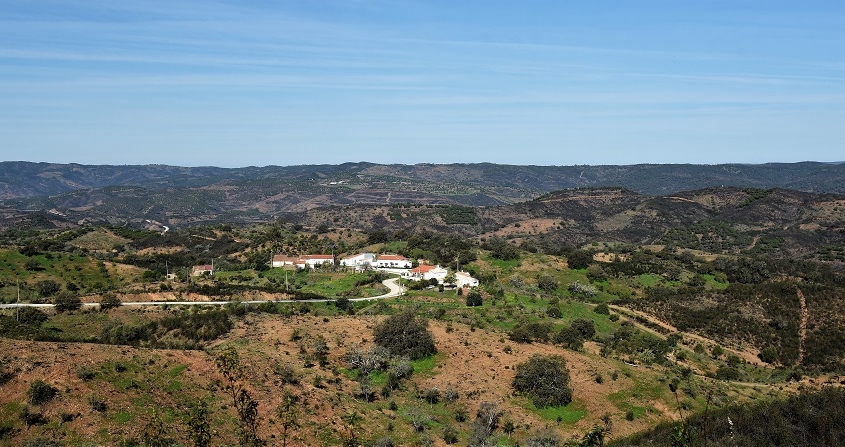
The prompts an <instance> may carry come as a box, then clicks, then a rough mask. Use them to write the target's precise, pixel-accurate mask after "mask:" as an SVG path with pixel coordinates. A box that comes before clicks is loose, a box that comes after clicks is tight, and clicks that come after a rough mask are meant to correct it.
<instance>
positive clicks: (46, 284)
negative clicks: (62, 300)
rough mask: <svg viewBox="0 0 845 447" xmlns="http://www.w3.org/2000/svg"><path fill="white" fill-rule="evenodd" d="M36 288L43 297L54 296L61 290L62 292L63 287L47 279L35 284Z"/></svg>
mask: <svg viewBox="0 0 845 447" xmlns="http://www.w3.org/2000/svg"><path fill="white" fill-rule="evenodd" d="M35 287H37V288H38V293H39V294H40V295H41V296H43V297H48V296H53V295H55V294H56V293H57V292H58V291H59V290H61V286H59V283H57V282H56V281H53V280H52V279H45V280H44V281H38V282H37V283H36V284H35Z"/></svg>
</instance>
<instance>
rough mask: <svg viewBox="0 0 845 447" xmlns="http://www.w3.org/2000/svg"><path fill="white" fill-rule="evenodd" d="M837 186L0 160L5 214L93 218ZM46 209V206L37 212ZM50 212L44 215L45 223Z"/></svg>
mask: <svg viewBox="0 0 845 447" xmlns="http://www.w3.org/2000/svg"><path fill="white" fill-rule="evenodd" d="M727 185H730V186H735V187H742V188H757V189H771V188H783V189H792V190H797V191H805V192H817V193H837V192H838V193H842V192H845V164H826V163H810V162H806V163H791V164H763V165H712V166H711V165H707V166H704V165H630V166H513V165H495V164H489V163H481V164H452V165H435V164H419V165H413V166H409V165H377V164H373V163H364V162H362V163H345V164H342V165H307V166H286V167H280V166H266V167H248V168H232V169H225V168H214V167H175V166H165V165H147V166H88V165H77V164H68V165H62V164H48V163H28V162H2V163H0V200H2V202H0V210H2V214H3V217H4V222H6V224H5V225H10V223H14V222H20V221H28V222H31V221H32V219H33V217H32V216H31V214H36V218H35V219H36V220H37V219H41V220H46V221H48V222H49V221H50V220H51V219H52V218H56V217H65V218H67V219H69V220H70V221H71V222H79V221H83V220H84V221H89V222H90V221H96V222H111V223H115V224H127V223H132V224H135V225H138V224H140V223H142V222H144V221H145V220H147V219H149V220H158V221H162V222H164V223H165V224H166V225H170V226H176V225H181V226H186V225H196V224H201V223H213V222H229V223H235V222H241V223H250V222H259V221H266V220H270V219H274V218H278V217H280V216H283V215H284V214H285V213H290V212H303V211H307V210H312V209H316V208H323V207H328V206H343V205H358V204H371V205H372V204H377V205H393V204H402V203H415V204H443V205H449V204H451V205H462V206H472V207H479V206H481V207H490V206H497V205H506V204H513V203H519V202H524V201H527V200H531V199H534V198H537V197H539V196H542V195H543V194H547V193H550V192H552V191H557V190H565V189H571V188H602V187H622V188H625V189H628V190H630V191H634V192H637V193H640V194H646V195H651V196H655V195H656V196H666V195H672V194H674V193H677V192H679V191H689V190H698V189H702V188H709V187H717V186H727ZM45 213H49V215H45ZM45 224H46V223H45Z"/></svg>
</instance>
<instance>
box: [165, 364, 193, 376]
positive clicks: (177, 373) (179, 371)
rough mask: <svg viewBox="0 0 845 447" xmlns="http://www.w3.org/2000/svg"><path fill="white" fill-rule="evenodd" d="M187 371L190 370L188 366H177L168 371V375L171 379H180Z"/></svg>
mask: <svg viewBox="0 0 845 447" xmlns="http://www.w3.org/2000/svg"><path fill="white" fill-rule="evenodd" d="M186 369H188V365H177V366H175V367H173V368H171V369H170V370H169V371H167V375H168V376H170V377H178V376H181V375H182V373H183V372H185V370H186Z"/></svg>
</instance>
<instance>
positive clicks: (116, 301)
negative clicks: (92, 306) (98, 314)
mask: <svg viewBox="0 0 845 447" xmlns="http://www.w3.org/2000/svg"><path fill="white" fill-rule="evenodd" d="M121 304H123V303H121V301H120V298H118V297H117V295H115V294H114V293H106V294H103V298H102V299H101V300H100V309H103V310H108V309H114V308H115V307H119V306H120V305H121Z"/></svg>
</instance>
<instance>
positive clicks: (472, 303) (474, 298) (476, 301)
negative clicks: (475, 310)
mask: <svg viewBox="0 0 845 447" xmlns="http://www.w3.org/2000/svg"><path fill="white" fill-rule="evenodd" d="M466 303H467V306H469V307H477V306H480V305H481V304H482V299H481V294H480V293H478V291H476V290H473V291H471V292H469V293H468V294H467V296H466Z"/></svg>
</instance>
